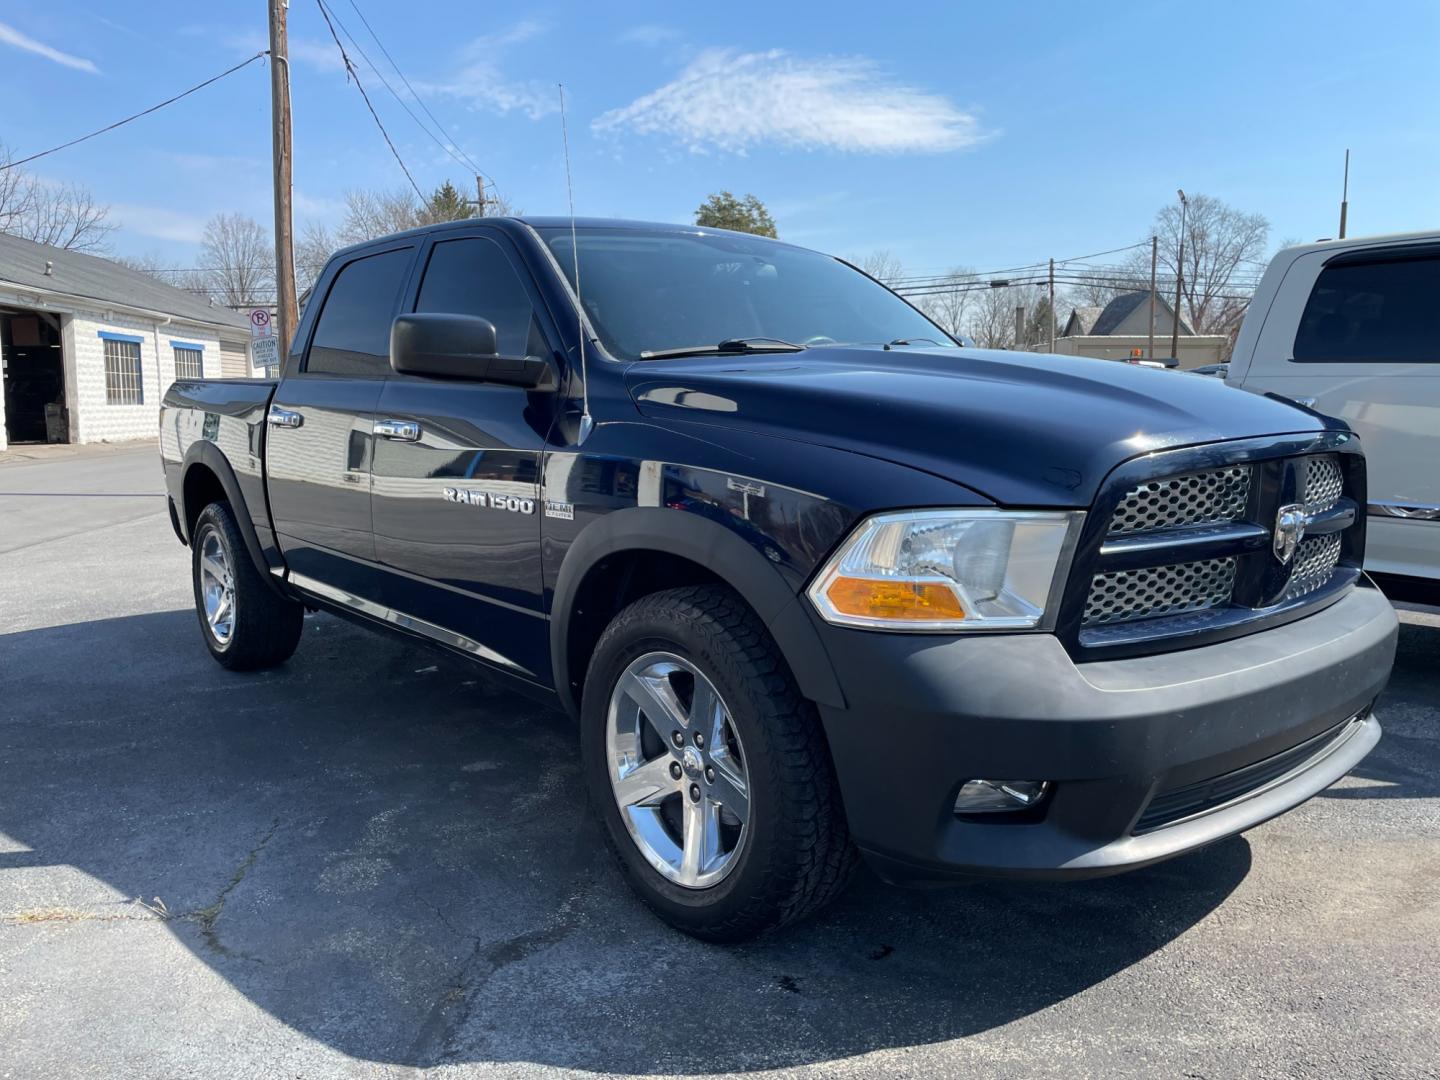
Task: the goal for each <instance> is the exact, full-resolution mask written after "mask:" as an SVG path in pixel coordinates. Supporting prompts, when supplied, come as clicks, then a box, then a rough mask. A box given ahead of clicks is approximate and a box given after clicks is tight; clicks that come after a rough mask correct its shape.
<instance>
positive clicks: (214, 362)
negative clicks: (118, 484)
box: [0, 235, 249, 450]
mask: <svg viewBox="0 0 1440 1080" xmlns="http://www.w3.org/2000/svg"><path fill="white" fill-rule="evenodd" d="M248 338H249V328H248V325H247V323H246V321H245V319H244V318H243V317H241V316H239V315H237V314H235V313H234V312H232V311H229V310H227V309H226V308H223V307H217V306H214V305H212V304H211V303H210V302H209V300H207V299H206V298H205V297H202V296H196V295H195V294H193V293H188V292H185V291H183V290H181V289H175V288H172V287H171V286H169V285H166V284H164V283H162V282H159V281H156V280H155V279H153V278H151V277H149V276H147V275H145V274H141V273H139V272H138V271H135V270H131V269H129V268H128V267H124V266H120V265H119V264H118V263H113V262H110V261H109V260H107V259H100V258H96V257H95V256H93V255H82V254H79V253H78V252H73V251H64V250H62V249H60V248H53V247H47V246H46V245H43V244H35V243H32V242H30V241H29V240H21V239H20V238H18V237H14V236H5V235H0V371H3V380H4V394H3V396H0V450H3V449H5V448H6V446H7V444H8V443H15V442H110V441H118V440H122V439H140V438H148V437H152V436H154V435H155V434H156V425H157V422H158V418H159V411H160V401H161V399H162V398H163V397H164V395H165V390H166V388H168V387H169V385H170V384H171V383H172V382H174V381H175V380H176V379H177V378H181V377H184V376H187V375H189V376H199V377H203V378H217V377H220V376H222V375H223V376H241V375H248V374H249V371H248V370H247V368H246V363H245V343H246V341H247V340H248Z"/></svg>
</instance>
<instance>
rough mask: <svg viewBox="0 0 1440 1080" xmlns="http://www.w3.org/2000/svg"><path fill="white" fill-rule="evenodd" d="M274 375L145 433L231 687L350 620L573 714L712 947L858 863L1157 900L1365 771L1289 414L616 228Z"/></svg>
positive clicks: (382, 305) (343, 338) (760, 248)
mask: <svg viewBox="0 0 1440 1080" xmlns="http://www.w3.org/2000/svg"><path fill="white" fill-rule="evenodd" d="M582 297H583V299H582ZM283 360H284V362H283V366H282V371H281V374H280V378H279V379H278V380H259V379H251V380H235V379H218V380H182V381H180V382H177V383H176V384H175V385H174V386H172V387H171V388H170V390H169V392H168V393H167V395H166V397H165V401H164V406H163V408H162V410H161V417H160V433H161V453H162V457H163V461H164V468H165V475H166V480H167V485H168V490H169V498H170V513H171V518H172V521H173V524H174V526H175V532H176V534H177V535H178V536H179V538H180V540H181V542H182V543H185V544H188V545H189V546H190V548H191V549H192V572H193V578H194V591H195V606H196V611H197V613H198V615H199V624H200V632H201V638H202V640H203V641H204V643H205V647H206V648H207V649H209V651H210V652H211V654H212V655H213V656H214V657H215V659H216V660H217V661H219V662H220V663H221V664H223V665H225V666H226V667H228V668H232V669H236V670H243V669H257V668H265V667H269V666H272V665H276V664H280V663H283V662H284V661H285V660H286V659H287V658H288V657H289V656H290V655H291V653H292V652H293V651H294V649H295V648H296V646H297V643H298V642H299V640H300V637H301V625H302V618H303V614H304V612H305V610H306V609H323V610H326V611H329V612H332V613H334V614H336V615H339V616H343V617H346V618H351V619H355V620H357V621H359V622H361V623H364V624H366V625H368V626H372V627H375V628H377V629H381V630H389V631H393V632H397V633H401V634H406V635H409V636H410V637H412V638H420V639H423V640H425V641H428V642H431V643H433V644H435V645H437V646H439V647H442V648H444V649H448V650H450V651H452V652H454V653H457V654H459V655H461V656H464V657H467V658H468V659H470V660H472V661H473V662H474V663H475V664H477V665H479V666H480V667H482V668H484V669H486V670H488V671H489V672H492V673H493V674H494V675H496V676H497V677H499V678H502V679H505V680H508V681H509V682H510V683H511V684H512V685H514V686H516V687H518V688H519V689H521V690H523V691H526V692H529V693H532V694H536V695H539V696H541V697H543V698H545V699H547V700H550V701H553V702H555V703H556V704H557V705H558V706H560V707H563V708H564V709H567V710H569V712H570V713H572V714H573V715H574V717H575V718H576V721H577V725H578V728H579V731H578V748H579V754H580V756H581V761H582V765H583V771H584V776H585V778H586V783H587V786H588V788H589V791H590V794H591V797H592V802H593V805H594V807H595V812H596V813H597V814H598V815H599V816H600V817H601V818H602V819H603V821H604V825H605V829H604V831H605V833H606V835H607V837H608V839H609V841H610V842H611V844H612V845H613V846H614V849H615V852H616V854H617V856H618V858H619V862H620V865H621V867H622V868H623V870H624V872H625V874H626V876H627V877H628V879H629V880H630V881H631V882H632V883H633V885H634V887H635V888H636V890H637V891H638V892H639V894H640V895H641V896H642V897H643V898H644V900H645V901H646V902H647V903H648V904H650V905H651V907H652V908H654V909H655V911H656V912H657V913H658V914H659V915H660V916H661V917H663V918H664V919H666V920H667V921H669V922H670V923H672V924H673V925H675V926H677V927H680V928H681V929H683V930H686V931H688V932H690V933H693V934H696V935H699V936H702V937H707V938H710V939H713V940H740V939H743V938H746V937H748V936H751V935H754V934H756V933H758V932H761V931H763V930H766V929H768V928H771V927H774V926H778V925H780V924H783V923H785V922H788V921H790V920H793V919H796V918H799V917H801V916H804V915H806V914H807V913H809V912H811V911H813V910H815V909H816V908H817V907H819V906H820V905H821V904H823V903H824V902H825V901H826V900H828V899H829V898H831V897H833V896H834V895H836V893H837V892H839V891H840V890H841V889H842V888H843V886H844V884H845V882H846V880H847V878H848V876H849V874H850V872H851V870H852V869H853V868H854V867H855V866H856V865H857V864H858V862H859V860H860V859H861V858H863V859H864V860H866V861H867V862H868V863H869V864H870V865H871V866H872V867H873V868H874V869H875V870H876V871H878V872H879V873H880V874H881V875H882V876H883V877H885V878H886V879H888V880H891V881H895V882H902V883H904V882H938V881H947V880H964V879H966V878H971V877H975V876H986V875H989V876H995V875H999V876H1012V877H1025V878H1054V877H1083V876H1092V875H1100V874H1107V873H1114V872H1117V871H1121V870H1125V869H1129V868H1133V867H1139V866H1145V865H1147V864H1151V863H1154V862H1157V861H1159V860H1161V859H1166V858H1169V857H1171V856H1175V855H1179V854H1181V853H1183V852H1186V851H1190V850H1193V849H1195V848H1197V847H1200V846H1202V845H1205V844H1209V843H1212V842H1213V841H1215V840H1217V839H1220V838H1222V837H1225V836H1229V835H1231V834H1234V833H1237V832H1240V831H1241V830H1244V829H1247V828H1250V827H1251V826H1254V825H1256V824H1258V823H1260V822H1262V821H1264V820H1266V819H1268V818H1271V817H1273V816H1275V815H1276V814H1279V813H1282V812H1284V811H1286V810H1288V809H1290V808H1291V807H1294V806H1296V805H1297V804H1299V803H1300V802H1302V801H1304V800H1305V799H1307V798H1309V797H1310V796H1312V795H1314V794H1316V793H1317V792H1319V791H1320V790H1322V789H1323V788H1325V787H1326V786H1327V785H1329V784H1331V783H1333V782H1334V781H1335V780H1337V779H1338V778H1339V777H1341V776H1343V775H1344V774H1345V773H1346V772H1347V771H1348V770H1349V769H1351V768H1352V767H1353V766H1354V765H1355V764H1356V763H1357V762H1359V761H1360V760H1361V758H1363V757H1364V756H1365V754H1366V753H1367V752H1368V751H1369V750H1370V748H1371V747H1373V746H1374V745H1375V742H1376V740H1377V739H1378V738H1379V737H1380V729H1379V726H1378V724H1377V721H1376V718H1375V716H1374V714H1373V712H1372V706H1373V704H1374V702H1375V699H1376V697H1377V696H1378V695H1379V693H1380V691H1381V689H1382V688H1383V687H1384V684H1385V681H1386V679H1387V677H1388V675H1389V672H1390V666H1391V661H1392V658H1393V654H1394V648H1395V638H1396V619H1395V615H1394V613H1393V611H1392V610H1391V608H1390V606H1389V605H1388V604H1387V603H1386V602H1385V599H1384V598H1383V597H1382V596H1381V595H1380V593H1379V592H1377V591H1376V589H1375V588H1374V587H1373V586H1372V585H1371V584H1370V582H1369V581H1368V580H1367V579H1366V577H1365V575H1364V574H1363V573H1362V572H1361V569H1360V567H1361V562H1362V558H1363V556H1364V545H1365V531H1364V529H1365V519H1364V515H1363V514H1362V513H1361V512H1360V510H1359V508H1361V507H1363V506H1364V505H1365V501H1366V495H1365V462H1364V458H1363V456H1362V454H1361V451H1360V446H1359V444H1358V441H1357V440H1356V438H1355V436H1354V435H1353V433H1352V432H1350V431H1349V430H1348V429H1347V428H1346V427H1345V426H1344V425H1343V424H1341V423H1339V422H1338V421H1335V420H1331V419H1327V418H1325V417H1323V416H1320V415H1318V414H1316V413H1314V412H1311V411H1308V410H1306V409H1302V408H1299V407H1297V406H1295V405H1293V404H1290V403H1286V402H1285V401H1283V400H1278V399H1272V398H1266V397H1262V396H1259V395H1255V394H1247V393H1243V392H1240V391H1236V390H1232V389H1228V388H1226V387H1225V386H1223V385H1222V384H1220V383H1219V382H1218V381H1214V380H1208V379H1187V378H1183V377H1181V376H1178V375H1175V374H1172V373H1169V372H1164V371H1152V370H1144V369H1140V368H1134V367H1130V366H1128V365H1123V364H1111V363H1107V362H1105V361H1099V360H1095V361H1090V360H1082V359H1076V358H1069V357H1051V356H1036V355H1031V354H1016V353H1001V352H988V351H983V350H978V349H971V348H965V347H961V346H960V345H959V344H958V343H957V342H956V341H954V340H953V339H952V338H950V337H949V336H948V335H946V334H945V332H944V331H942V330H941V329H940V328H939V327H937V326H935V325H934V324H933V323H931V322H930V321H929V320H928V319H927V318H926V317H925V316H924V315H923V314H922V313H921V312H919V311H918V310H916V309H915V308H913V307H911V306H910V305H909V304H908V303H906V301H905V300H903V299H901V298H900V297H899V296H896V295H895V294H894V293H892V292H890V291H889V290H887V289H886V288H884V287H883V286H882V285H880V284H879V283H877V282H875V281H873V280H871V279H870V278H869V277H867V276H866V275H864V274H863V273H861V272H860V271H858V270H856V269H855V268H854V267H852V266H850V265H848V264H846V263H844V262H842V261H840V260H838V259H834V258H831V257H829V256H825V255H822V254H818V253H816V252H813V251H807V250H805V249H802V248H798V247H794V246H791V245H788V244H784V243H779V242H776V241H772V240H766V239H762V238H759V237H754V236H748V235H741V234H735V233H729V232H724V231H718V230H710V229H700V228H696V227H692V226H666V225H647V224H639V223H634V222H620V221H604V220H581V221H579V222H573V223H572V222H571V221H570V220H569V219H564V220H560V219H546V218H527V219H509V218H506V219H484V220H476V221H468V222H454V223H449V224H444V225H437V226H434V227H430V228H426V229H421V230H417V231H413V232H408V233H403V234H400V235H396V236H390V237H386V238H384V239H381V240H376V241H373V242H371V243H367V244H364V245H361V246H358V247H354V248H350V249H347V250H345V251H342V252H340V253H338V254H337V255H335V256H334V257H333V258H332V259H331V261H330V263H329V264H328V265H327V267H326V268H325V271H324V273H323V274H322V275H321V276H320V279H319V281H318V282H317V284H316V286H315V288H314V291H313V295H312V298H311V300H310V301H309V303H308V305H307V307H306V310H305V312H304V315H303V317H302V318H301V320H300V324H299V327H298V330H297V333H296V335H295V339H294V342H293V344H292V345H291V347H290V350H289V353H288V355H287V356H286V357H284V358H283ZM357 677H363V676H361V675H359V674H358V673H357Z"/></svg>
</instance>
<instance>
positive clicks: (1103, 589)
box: [1081, 556, 1235, 626]
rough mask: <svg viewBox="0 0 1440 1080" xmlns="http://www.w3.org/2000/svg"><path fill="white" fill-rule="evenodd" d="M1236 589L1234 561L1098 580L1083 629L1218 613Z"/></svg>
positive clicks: (1122, 573)
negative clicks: (1213, 610)
mask: <svg viewBox="0 0 1440 1080" xmlns="http://www.w3.org/2000/svg"><path fill="white" fill-rule="evenodd" d="M1234 586H1235V559H1234V557H1233V556H1227V557H1225V558H1222V559H1202V560H1200V561H1199V562H1189V563H1179V564H1176V565H1174V566H1147V567H1143V568H1141V569H1138V570H1117V571H1112V572H1111V573H1107V574H1096V575H1095V576H1094V578H1093V579H1092V581H1091V583H1090V595H1089V597H1088V598H1087V599H1086V601H1085V615H1084V618H1083V619H1082V621H1081V625H1083V626H1104V625H1105V624H1107V623H1117V622H1131V621H1133V620H1135V619H1151V618H1157V617H1159V616H1161V615H1176V614H1180V613H1182V612H1187V611H1203V610H1204V609H1206V608H1213V607H1219V606H1220V605H1222V604H1226V603H1228V602H1229V600H1230V593H1231V591H1232V590H1233V589H1234Z"/></svg>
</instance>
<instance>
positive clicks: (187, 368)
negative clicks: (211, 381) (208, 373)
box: [175, 345, 205, 379]
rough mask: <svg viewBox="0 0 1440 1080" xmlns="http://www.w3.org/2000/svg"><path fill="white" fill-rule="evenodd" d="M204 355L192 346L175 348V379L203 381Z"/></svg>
mask: <svg viewBox="0 0 1440 1080" xmlns="http://www.w3.org/2000/svg"><path fill="white" fill-rule="evenodd" d="M204 377H205V354H204V353H203V352H201V351H200V350H199V349H197V348H195V347H194V346H193V345H176V346H175V378H177V379H203V378H204Z"/></svg>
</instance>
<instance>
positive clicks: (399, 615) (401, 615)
mask: <svg viewBox="0 0 1440 1080" xmlns="http://www.w3.org/2000/svg"><path fill="white" fill-rule="evenodd" d="M289 580H290V584H292V585H294V586H295V587H296V588H297V589H303V590H305V591H306V592H308V593H314V594H315V595H316V596H318V597H320V598H321V599H324V600H329V601H331V602H332V603H335V604H340V605H342V606H344V607H347V608H350V609H351V610H352V611H358V612H359V613H360V614H362V615H368V616H369V617H370V618H372V619H378V620H379V621H381V622H384V623H388V624H390V625H391V626H396V627H399V628H400V629H402V630H409V631H410V632H411V633H415V634H419V635H421V636H422V637H427V638H429V639H430V640H431V641H438V642H439V643H440V644H442V645H448V646H450V647H451V648H452V649H459V650H460V651H461V652H466V653H469V654H470V655H472V656H476V657H479V658H480V659H481V660H487V661H489V662H490V663H492V664H495V665H497V666H499V667H502V668H504V669H505V670H506V671H509V672H512V673H514V674H517V675H523V676H525V677H526V678H528V679H534V678H535V674H534V672H531V671H527V670H526V669H525V668H523V667H521V666H520V665H519V664H517V663H516V662H515V661H514V660H511V659H510V658H509V657H508V656H502V655H501V654H500V653H498V652H496V651H495V650H494V649H492V648H490V647H489V646H487V645H482V644H480V642H478V641H476V640H475V639H474V638H468V637H466V636H465V635H464V634H457V633H456V632H455V631H453V630H447V629H446V628H445V627H443V626H439V625H437V624H435V623H432V622H428V621H426V620H425V619H421V618H417V617H416V616H414V615H407V614H406V613H405V612H403V611H396V610H395V609H394V608H392V607H387V606H386V605H384V604H379V603H376V602H375V601H374V600H367V599H366V598H365V597H363V596H356V595H355V594H354V593H352V592H348V591H346V590H345V589H337V588H336V587H335V586H333V585H327V584H325V582H323V581H318V580H316V579H315V578H312V577H309V576H308V575H305V574H297V573H295V572H294V571H293V570H292V571H291V572H290V579H289Z"/></svg>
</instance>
